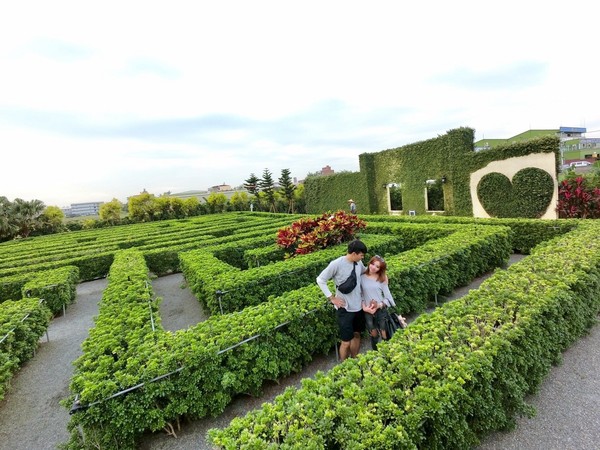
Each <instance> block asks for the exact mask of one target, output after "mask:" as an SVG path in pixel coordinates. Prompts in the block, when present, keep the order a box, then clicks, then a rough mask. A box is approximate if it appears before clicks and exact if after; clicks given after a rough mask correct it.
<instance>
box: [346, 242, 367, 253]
mask: <svg viewBox="0 0 600 450" xmlns="http://www.w3.org/2000/svg"><path fill="white" fill-rule="evenodd" d="M348 253H365V254H366V253H367V246H366V245H365V244H364V242H363V241H361V240H358V239H354V240H353V241H350V242H349V243H348Z"/></svg>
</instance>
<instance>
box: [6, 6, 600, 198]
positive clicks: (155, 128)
mask: <svg viewBox="0 0 600 450" xmlns="http://www.w3.org/2000/svg"><path fill="white" fill-rule="evenodd" d="M530 5H531V6H530ZM553 5H554V6H553ZM594 5H595V2H592V1H579V0H575V1H570V2H566V3H561V4H560V7H557V6H556V5H555V4H550V3H546V4H544V3H539V2H528V1H524V0H520V1H513V0H508V1H504V2H493V3H492V2H484V1H480V0H479V1H464V0H458V1H447V0H446V1H427V0H424V1H420V2H400V1H397V0H396V1H376V0H374V1H369V2H366V1H348V0H345V1H327V0H320V1H311V0H308V1H307V0H304V1H294V2H291V1H284V0H278V1H261V0H253V1H247V0H246V1H227V0H218V1H210V2H209V1H201V0H196V1H177V0H171V1H168V2H167V1H161V2H157V1H144V2H141V1H126V0H120V1H106V0H105V1H101V2H100V1H95V2H91V1H80V0H79V1H61V0H55V1H38V2H33V1H26V0H24V1H12V2H6V4H4V5H3V6H2V8H0V61H1V65H0V151H1V153H0V155H1V159H0V196H6V197H8V199H9V200H11V201H12V200H14V199H15V198H23V199H25V200H32V199H39V200H42V201H44V203H46V205H56V206H68V205H69V204H70V203H76V202H85V201H110V200H111V199H112V198H117V199H119V200H121V201H123V202H125V201H126V197H127V196H130V195H135V194H138V193H139V192H141V191H142V190H143V189H146V190H147V191H148V192H150V193H153V194H156V195H160V194H162V193H163V192H166V191H171V192H181V191H186V190H204V189H207V188H208V187H210V186H213V185H217V184H221V183H225V184H230V185H233V186H236V185H240V184H242V183H243V181H244V179H246V178H248V177H249V176H250V174H251V173H255V174H256V175H257V176H259V177H260V176H261V175H262V173H263V170H264V169H265V168H268V169H269V170H270V171H271V172H272V173H273V176H274V178H275V179H277V178H278V177H279V176H280V175H281V169H284V168H288V169H290V170H291V173H292V176H293V177H297V178H298V179H302V178H304V176H305V175H306V174H307V173H308V172H316V171H319V170H320V169H321V168H322V167H324V166H326V165H330V166H331V167H332V168H333V169H334V170H335V171H342V170H351V171H358V170H359V167H358V164H359V161H358V155H360V154H361V153H365V152H378V151H381V150H385V149H388V148H395V147H399V146H402V145H405V144H409V143H412V142H417V141H421V140H424V139H429V138H433V137H436V136H438V135H440V134H444V133H445V132H446V131H448V130H450V129H452V128H457V127H461V126H466V127H472V128H474V129H475V138H476V139H481V138H484V137H487V138H508V137H510V136H513V135H515V134H518V133H521V132H523V131H526V130H528V129H540V128H542V129H553V128H558V127H559V126H577V127H586V128H587V129H588V134H587V136H588V137H600V108H599V99H600V90H599V88H598V81H597V80H598V70H597V60H598V53H597V49H598V41H599V37H598V33H599V31H598V27H597V21H596V19H595V15H596V12H597V8H596V7H595V6H594Z"/></svg>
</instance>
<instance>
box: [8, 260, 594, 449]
mask: <svg viewBox="0 0 600 450" xmlns="http://www.w3.org/2000/svg"><path fill="white" fill-rule="evenodd" d="M518 259H519V257H513V258H512V259H511V262H514V261H516V260H518ZM485 278H486V277H481V278H479V279H477V280H474V282H473V283H472V284H471V285H469V286H467V287H465V288H461V289H458V290H456V291H455V292H454V293H453V294H452V296H451V297H448V298H447V299H444V300H453V299H456V298H459V297H461V296H463V295H465V294H466V293H467V292H468V291H469V290H470V289H476V288H477V287H478V286H479V284H480V283H481V282H482V281H483V280H484V279H485ZM105 286H106V280H96V281H91V282H87V283H82V284H80V285H79V286H78V288H77V302H76V303H75V304H73V305H70V306H69V308H68V309H67V313H66V316H64V317H57V318H55V319H54V320H53V321H52V322H51V324H50V327H49V330H48V333H49V337H50V341H49V342H46V338H45V336H44V338H43V339H42V340H41V343H40V348H39V349H38V352H37V354H36V356H35V357H34V358H33V359H32V360H31V361H29V362H28V363H26V364H25V365H24V366H23V368H22V369H21V370H20V371H19V372H18V373H17V374H16V375H15V377H14V378H13V381H12V387H11V389H10V391H9V393H8V394H7V395H6V398H5V399H4V400H3V401H2V402H1V403H0V450H44V449H54V448H56V446H57V445H58V444H60V443H62V442H65V441H66V440H67V439H68V433H67V429H66V424H67V423H68V420H69V414H68V411H67V410H66V409H65V408H63V407H62V406H60V405H59V404H58V402H59V400H61V399H63V398H65V397H66V396H67V395H68V385H69V381H70V378H71V375H72V365H71V363H72V361H73V360H74V359H75V358H77V357H78V356H79V355H80V354H81V347H80V346H81V342H83V340H84V339H85V337H86V336H87V332H88V330H89V328H90V327H92V326H93V317H94V316H95V315H96V314H97V313H98V302H99V301H100V299H101V297H102V291H103V289H104V288H105ZM152 286H153V289H154V292H155V294H156V295H157V296H160V297H163V301H162V302H161V306H160V310H161V318H162V325H163V327H164V328H165V329H167V330H177V329H182V328H187V327H189V326H190V325H193V324H195V323H197V322H198V321H200V320H203V319H204V318H205V315H204V313H203V312H202V310H201V308H200V306H199V304H198V302H197V300H196V299H195V298H194V297H193V295H192V294H191V293H190V291H189V290H188V289H187V288H185V282H184V280H183V277H182V275H181V274H175V275H170V276H167V277H161V278H158V279H156V280H154V281H153V284H152ZM440 300H441V299H440ZM409 319H410V318H409ZM368 347H369V346H368V345H367V342H364V345H363V349H362V351H366V350H368ZM563 358H564V362H563V364H562V365H560V366H558V367H555V368H553V369H552V371H551V373H550V374H549V376H548V378H547V379H546V381H545V382H544V384H543V385H542V386H541V389H540V392H539V394H538V395H536V396H534V397H532V398H530V399H529V401H530V403H531V404H533V405H534V406H535V407H536V408H537V409H538V414H537V416H536V417H535V418H533V419H526V418H523V419H520V420H519V421H518V427H517V429H516V430H515V431H512V432H510V433H495V434H493V435H491V436H489V437H488V438H487V439H486V440H485V441H484V442H483V443H482V444H481V445H480V446H479V447H478V450H493V449H498V450H500V449H502V450H504V449H532V450H535V449H540V450H541V449H543V450H553V449H567V448H568V449H578V450H587V449H589V450H592V449H597V448H598V442H600V377H598V376H597V374H598V373H600V325H596V326H595V327H594V328H593V329H592V330H591V333H590V334H589V335H588V336H586V337H584V338H583V339H581V340H580V341H579V342H578V343H576V344H575V345H573V346H572V347H571V348H570V349H569V350H567V351H566V352H565V353H564V356H563ZM335 364H337V361H336V356H335V351H333V350H332V351H331V352H330V353H329V354H328V355H318V356H316V357H315V359H314V361H313V362H312V363H311V364H310V365H309V366H308V367H307V368H306V369H305V370H304V371H303V372H302V373H300V374H296V375H293V376H290V377H288V378H287V379H285V380H282V382H281V383H280V384H276V383H269V384H267V385H266V386H265V388H264V394H263V395H262V396H261V397H260V398H253V397H247V396H240V397H238V398H237V399H235V400H234V401H233V402H232V403H231V404H230V405H229V406H228V407H227V409H226V410H225V412H224V413H223V414H222V415H221V416H219V417H216V418H207V419H203V420H200V421H196V422H193V423H186V424H184V425H183V426H182V429H181V430H180V431H179V432H178V437H177V438H173V437H170V436H167V435H165V434H162V433H154V434H149V435H146V436H144V437H143V439H142V441H141V445H140V448H141V449H143V450H150V449H152V450H158V449H172V450H187V449H198V450H203V449H210V448H211V447H209V446H208V444H207V443H206V441H205V434H206V431H207V430H208V429H209V428H214V427H223V426H226V425H227V424H228V423H229V421H230V420H231V419H232V418H233V417H236V416H239V415H244V414H245V413H246V412H247V411H249V410H251V409H255V408H258V407H259V406H260V405H261V404H262V403H263V402H267V401H270V400H272V399H273V398H274V397H275V396H277V395H278V394H279V393H281V392H282V391H283V390H284V389H285V388H286V387H288V386H292V385H293V386H298V385H299V384H300V381H301V379H302V378H306V377H310V376H312V375H313V374H314V373H315V372H316V371H318V370H323V371H326V370H328V369H330V368H331V367H333V366H334V365H335Z"/></svg>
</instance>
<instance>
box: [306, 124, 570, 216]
mask: <svg viewBox="0 0 600 450" xmlns="http://www.w3.org/2000/svg"><path fill="white" fill-rule="evenodd" d="M474 135H475V130H473V129H472V128H467V127H461V128H456V129H453V130H449V131H448V132H447V133H446V134H444V135H440V136H438V137H436V138H432V139H428V140H425V141H420V142H416V143H413V144H408V145H405V146H403V147H398V148H393V149H388V150H383V151H379V152H376V153H363V154H361V155H359V164H360V172H355V173H342V174H335V175H330V176H324V177H310V178H308V179H307V180H306V184H305V193H306V205H307V212H308V213H321V212H323V211H328V210H329V211H334V210H337V209H348V205H347V200H348V199H350V198H352V199H354V200H356V203H357V205H358V212H359V213H362V214H387V213H388V198H387V196H388V191H387V188H386V185H388V184H390V183H396V184H399V185H400V186H401V189H402V203H403V211H404V214H408V211H410V210H413V211H415V212H416V214H418V215H422V214H426V213H427V211H426V204H425V202H426V200H425V198H426V194H425V189H426V183H425V182H426V180H440V179H442V177H445V178H446V183H445V184H444V185H443V191H444V205H445V211H444V214H445V215H452V216H469V217H470V216H472V215H473V205H472V201H471V193H470V187H469V180H470V175H471V173H472V172H474V171H476V170H478V169H480V168H482V167H484V166H486V165H487V164H489V163H490V162H492V161H499V160H503V159H507V158H511V157H515V156H523V155H527V154H531V153H540V152H543V153H545V152H554V153H555V158H556V165H557V169H558V164H559V150H558V143H559V140H558V138H556V137H543V138H537V139H532V140H529V141H524V142H518V143H513V144H507V145H504V146H499V147H497V148H494V149H491V150H487V151H482V152H477V153H475V151H474V146H473V141H474Z"/></svg>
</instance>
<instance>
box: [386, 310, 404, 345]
mask: <svg viewBox="0 0 600 450" xmlns="http://www.w3.org/2000/svg"><path fill="white" fill-rule="evenodd" d="M383 311H384V314H385V334H386V335H387V339H391V337H392V336H393V335H394V333H395V332H396V331H397V330H398V328H400V320H399V319H398V317H397V316H396V314H394V313H391V312H390V311H389V310H388V309H387V308H386V309H384V310H383ZM394 319H395V320H394ZM387 339H386V340H387Z"/></svg>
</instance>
